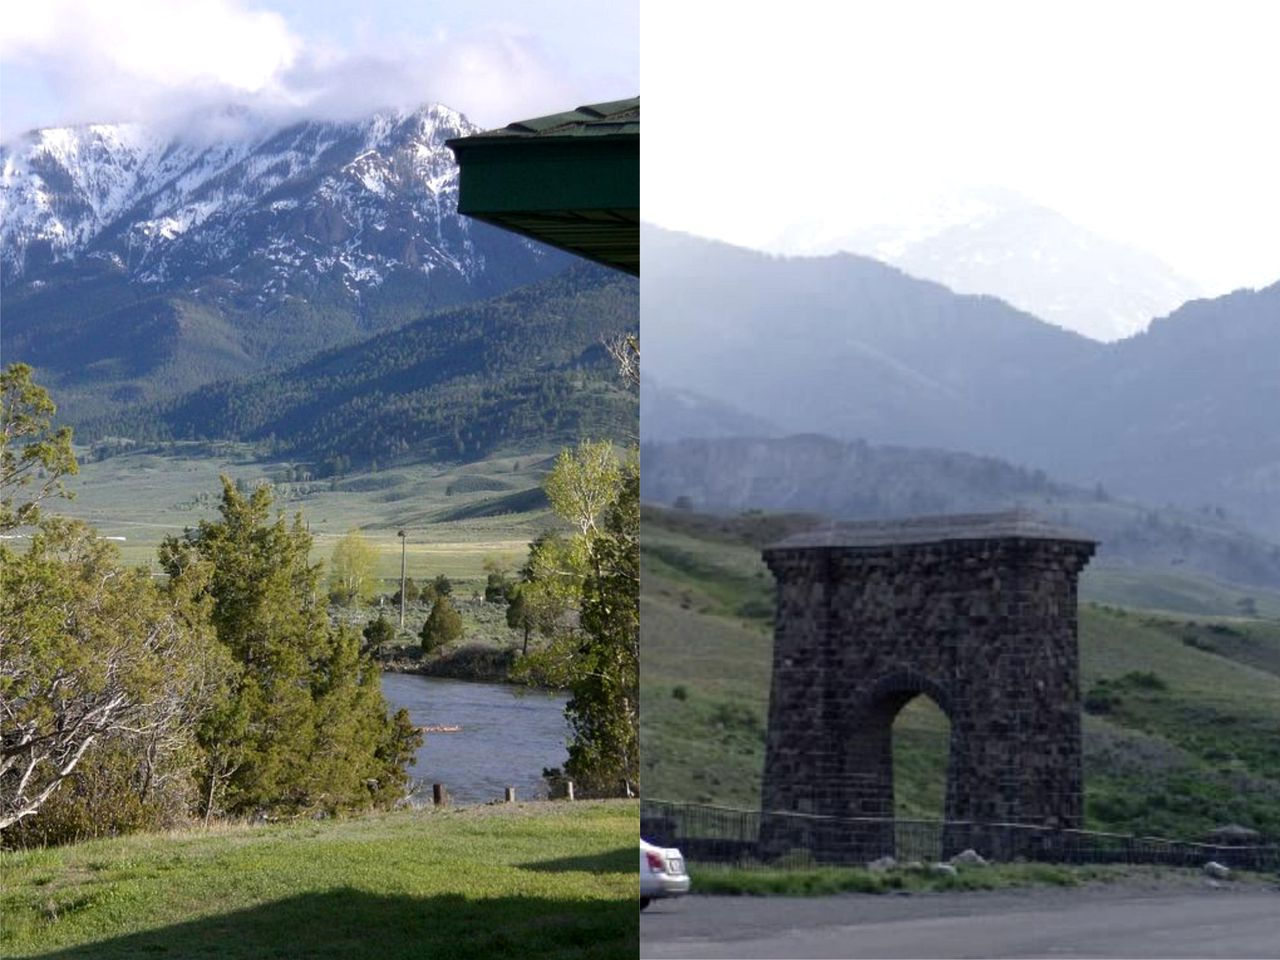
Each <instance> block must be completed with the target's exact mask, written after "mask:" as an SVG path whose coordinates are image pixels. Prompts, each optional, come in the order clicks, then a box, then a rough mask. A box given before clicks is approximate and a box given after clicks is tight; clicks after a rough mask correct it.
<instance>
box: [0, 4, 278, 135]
mask: <svg viewBox="0 0 1280 960" xmlns="http://www.w3.org/2000/svg"><path fill="white" fill-rule="evenodd" d="M300 48H301V44H300V41H299V40H298V38H297V37H296V36H294V35H293V33H292V32H290V30H289V27H288V25H287V24H286V23H285V20H284V18H283V17H281V16H280V15H279V14H276V13H272V12H270V11H264V10H255V9H249V8H246V7H245V6H244V5H243V4H239V3H236V2H234V0H113V2H111V3H84V2H75V0H42V2H40V3H23V4H10V5H8V6H7V8H6V10H5V16H4V17H3V18H0V58H2V59H3V60H4V61H5V65H6V69H7V70H8V71H12V70H13V68H15V67H18V68H25V69H29V70H35V71H38V72H39V73H40V74H41V75H42V77H43V78H44V80H45V83H46V84H47V85H48V86H49V87H50V88H51V89H52V90H53V91H55V93H57V94H58V95H59V97H60V98H61V100H62V101H63V103H64V105H65V106H64V109H65V110H66V112H67V114H68V115H67V116H65V117H62V118H59V121H61V122H67V121H71V122H75V121H88V120H116V119H122V118H124V117H139V116H147V115H150V114H153V113H155V112H157V111H161V112H163V111H165V110H172V109H174V108H176V107H177V106H178V105H179V104H180V103H182V102H184V101H185V102H191V101H193V100H194V101H203V100H217V99H219V98H222V99H226V98H232V97H244V96H253V95H261V94H264V93H267V92H269V91H270V90H271V89H272V87H273V86H274V85H275V84H276V83H277V82H278V78H279V76H280V75H281V72H282V71H284V70H285V69H287V68H288V67H289V66H290V65H291V64H292V63H293V62H294V61H295V60H296V58H297V56H298V54H299V51H300Z"/></svg>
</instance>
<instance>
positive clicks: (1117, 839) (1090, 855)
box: [640, 800, 1280, 870]
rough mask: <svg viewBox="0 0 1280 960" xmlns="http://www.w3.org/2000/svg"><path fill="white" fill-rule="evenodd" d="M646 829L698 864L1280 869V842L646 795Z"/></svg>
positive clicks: (642, 811) (643, 809)
mask: <svg viewBox="0 0 1280 960" xmlns="http://www.w3.org/2000/svg"><path fill="white" fill-rule="evenodd" d="M640 834H641V836H643V837H644V838H645V839H646V840H649V841H651V842H653V843H657V844H660V845H662V846H669V847H679V848H680V850H681V851H682V852H683V853H684V856H685V859H687V860H689V861H690V862H693V863H715V864H726V865H736V866H741V867H747V868H754V867H768V868H777V867H782V868H788V867H801V866H813V865H816V864H847V865H854V864H865V863H869V862H871V861H873V860H877V859H879V858H881V857H885V856H892V857H894V858H895V859H896V860H897V861H898V862H900V863H907V862H910V861H920V862H922V863H930V862H935V861H938V860H945V859H948V858H950V857H952V856H954V855H955V854H957V853H959V852H961V851H963V850H974V851H976V852H977V853H979V854H981V855H982V856H983V857H985V858H986V859H988V860H996V861H1006V862H1007V861H1011V860H1017V859H1022V860H1034V861H1041V862H1047V863H1128V864H1162V865H1167V866H1201V865H1203V864H1204V863H1206V862H1208V861H1210V860H1213V861H1216V862H1218V863H1221V864H1223V865H1224V866H1228V867H1234V868H1237V869H1248V870H1276V869H1280V845H1277V844H1260V845H1251V846H1229V845H1224V844H1208V843H1192V842H1190V841H1186V840H1168V839H1163V838H1159V837H1136V836H1129V835H1126V834H1117V833H1101V832H1097V831H1092V830H1067V829H1061V828H1054V827H1040V826H1034V825H1028V824H1018V823H971V822H955V821H939V820H902V819H876V818H868V817H826V816H816V815H811V814H803V813H789V812H788V813H784V812H761V811H759V810H737V809H733V808H730V807H718V806H712V805H709V804H698V803H676V802H671V801H664V800H645V801H643V802H642V803H641V807H640Z"/></svg>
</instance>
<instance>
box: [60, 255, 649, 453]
mask: <svg viewBox="0 0 1280 960" xmlns="http://www.w3.org/2000/svg"><path fill="white" fill-rule="evenodd" d="M637 312H638V305H637V284H636V282H635V281H634V280H633V279H631V278H628V277H623V276H620V275H616V274H612V273H610V272H608V271H605V270H604V269H602V268H599V267H594V266H587V265H584V266H579V267H574V268H572V269H570V270H569V271H567V272H565V273H564V274H562V275H559V276H557V277H553V278H551V279H548V280H544V281H541V282H540V283H537V284H534V285H531V286H528V287H524V288H521V289H518V290H516V291H513V292H512V293H509V294H507V295H505V296H502V297H498V298H494V299H491V300H486V301H483V302H480V303H476V304H472V305H468V306H464V307H457V308H452V309H447V310H443V311H440V312H437V313H434V314H432V315H430V316H428V317H426V318H424V319H422V320H419V321H416V322H414V323H410V324H408V325H407V326H404V327H401V328H398V329H395V330H391V331H388V332H385V333H381V334H378V335H376V336H374V337H372V338H369V339H366V340H363V341H360V342H358V343H355V344H352V345H350V346H344V347H340V348H337V349H334V350H330V351H328V352H325V353H322V354H320V355H319V356H317V357H315V358H314V359H311V360H309V361H307V362H305V363H303V364H301V365H299V366H295V367H292V368H290V369H287V370H285V371H283V372H281V373H277V374H271V375H262V376H255V377H252V378H245V379H240V380H233V381H226V382H222V383H218V384H213V385H210V386H207V387H203V388H201V389H199V390H197V391H195V392H194V393H191V394H188V395H186V396H183V397H180V398H178V399H177V400H175V401H172V402H168V403H163V404H151V405H146V406H142V407H139V408H135V409H133V410H131V411H129V412H127V413H126V414H122V415H114V416H108V417H102V418H99V419H97V420H94V421H91V422H89V423H87V424H85V425H84V426H83V427H82V429H81V431H80V433H79V437H80V438H81V439H88V440H95V439H96V440H102V439H103V438H108V437H113V436H126V437H130V438H133V439H145V440H163V439H237V440H246V441H256V442H259V443H262V444H264V445H265V446H266V447H267V448H268V449H269V452H270V453H272V454H274V455H279V456H284V457H288V458H291V459H294V460H310V461H312V462H314V464H315V465H316V469H317V475H321V474H324V473H332V472H341V471H343V470H345V469H346V468H347V467H349V466H351V465H355V464H364V465H368V464H371V463H374V462H380V463H383V464H385V463H387V462H390V461H394V460H397V459H403V458H407V457H412V458H436V459H445V460H461V459H479V458H482V457H483V456H485V455H487V454H489V453H491V452H492V451H494V450H497V449H511V450H521V449H533V448H539V449H546V448H549V447H554V446H555V445H557V444H560V443H565V442H569V441H572V440H575V439H577V438H580V437H597V438H599V437H614V438H618V439H624V438H625V437H627V436H629V435H631V434H634V432H635V422H636V416H637V407H636V399H635V396H634V394H633V393H629V392H628V391H626V390H625V389H624V388H623V387H622V385H621V384H620V382H619V380H618V377H617V374H616V371H615V369H614V366H613V363H612V361H611V360H610V359H609V357H608V355H607V352H606V351H605V349H604V347H603V343H602V341H603V339H604V338H606V337H607V336H609V335H611V334H617V333H621V332H624V331H628V330H634V329H635V322H636V316H637Z"/></svg>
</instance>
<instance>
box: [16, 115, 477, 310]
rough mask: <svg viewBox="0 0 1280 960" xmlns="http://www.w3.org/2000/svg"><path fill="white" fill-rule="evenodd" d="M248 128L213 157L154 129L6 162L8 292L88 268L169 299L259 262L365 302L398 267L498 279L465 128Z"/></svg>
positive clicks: (388, 123)
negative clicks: (467, 188)
mask: <svg viewBox="0 0 1280 960" xmlns="http://www.w3.org/2000/svg"><path fill="white" fill-rule="evenodd" d="M245 127H246V129H245V131H244V132H242V133H241V134H240V136H238V137H237V138H235V139H230V140H215V141H212V142H210V141H209V140H208V139H207V138H202V139H203V142H201V139H196V138H194V137H192V138H184V137H181V136H179V137H174V136H172V135H166V134H164V133H161V132H160V131H155V130H149V129H147V128H145V127H143V126H141V125H139V124H118V125H94V126H87V127H77V128H59V129H46V130H37V131H34V132H33V133H30V134H28V135H27V136H26V137H24V138H23V139H22V140H20V141H19V142H18V143H16V144H15V145H14V146H13V147H12V148H10V147H4V148H0V160H2V163H3V173H2V174H0V223H2V226H0V263H2V264H3V271H4V278H5V280H6V281H10V282H12V281H14V280H21V279H23V278H33V277H35V276H37V275H38V274H39V273H40V272H41V270H42V269H45V268H47V267H49V266H51V265H54V264H57V263H60V262H66V261H72V260H75V259H76V258H78V257H81V256H96V257H100V258H105V259H108V260H111V261H113V262H118V263H119V265H120V266H121V267H122V268H123V269H125V270H127V271H128V273H129V275H130V277H131V278H132V279H135V280H139V281H142V282H144V283H158V282H162V281H165V280H176V279H189V278H191V277H193V276H195V275H197V274H199V273H200V272H201V271H202V270H206V269H208V268H210V267H212V266H214V265H217V264H219V263H221V262H224V261H226V260H227V259H228V258H229V257H230V256H231V255H232V254H234V255H235V256H236V257H237V258H239V259H240V260H243V259H244V256H245V254H250V255H258V256H261V257H263V258H264V259H265V260H266V262H267V263H269V264H270V265H271V268H272V269H273V270H276V269H277V268H279V269H278V272H282V273H287V272H289V270H290V269H293V268H297V267H299V266H304V265H305V266H309V267H313V268H316V269H319V270H325V271H330V270H332V271H336V272H337V273H338V274H339V275H340V276H341V277H342V278H343V282H344V284H345V285H346V286H347V287H348V288H349V289H350V290H351V291H352V293H353V294H358V293H359V291H360V290H361V289H363V288H367V287H369V286H371V285H372V286H376V285H377V284H379V283H380V282H382V280H383V279H384V277H385V276H386V274H387V272H388V271H390V270H394V269H395V268H397V267H407V268H409V269H412V270H417V271H421V272H424V273H431V272H432V271H433V270H441V269H443V270H453V271H456V272H458V273H459V274H461V275H462V276H464V277H471V276H474V275H476V274H478V273H480V272H482V271H483V270H484V267H485V262H484V255H483V252H482V251H477V250H476V249H475V246H474V244H473V243H472V238H471V224H470V222H469V221H467V220H466V219H465V218H463V217H460V216H459V215H458V213H457V209H456V208H457V191H458V172H457V167H456V165H455V164H454V162H453V156H452V154H451V153H450V151H449V150H448V148H447V147H445V145H444V144H445V141H446V140H447V139H449V138H451V137H457V136H464V135H466V134H469V133H473V132H475V131H476V130H477V128H476V127H475V126H474V125H473V124H471V123H470V122H469V121H468V120H467V119H466V118H465V117H463V116H462V115H461V114H459V113H457V112H455V111H453V110H450V109H449V108H448V107H444V106H439V105H432V106H427V107H423V108H421V109H419V110H416V111H414V112H396V113H382V114H377V115H375V116H373V117H371V118H369V119H368V120H365V121H363V122H356V123H324V122H309V123H300V124H296V125H293V126H290V127H288V128H285V129H277V130H273V129H271V128H269V127H264V126H262V125H255V124H246V125H245ZM273 227H274V228H275V229H273ZM275 286H279V284H270V283H268V284H266V285H265V286H264V292H266V293H270V292H271V290H272V288H273V287H275Z"/></svg>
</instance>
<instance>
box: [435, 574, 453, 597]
mask: <svg viewBox="0 0 1280 960" xmlns="http://www.w3.org/2000/svg"><path fill="white" fill-rule="evenodd" d="M432 586H433V587H434V588H435V593H436V596H437V597H447V596H449V594H451V593H453V581H452V580H450V579H449V578H448V577H446V576H445V575H444V574H443V573H442V574H440V575H439V576H437V577H436V578H435V580H434V581H433V582H432Z"/></svg>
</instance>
